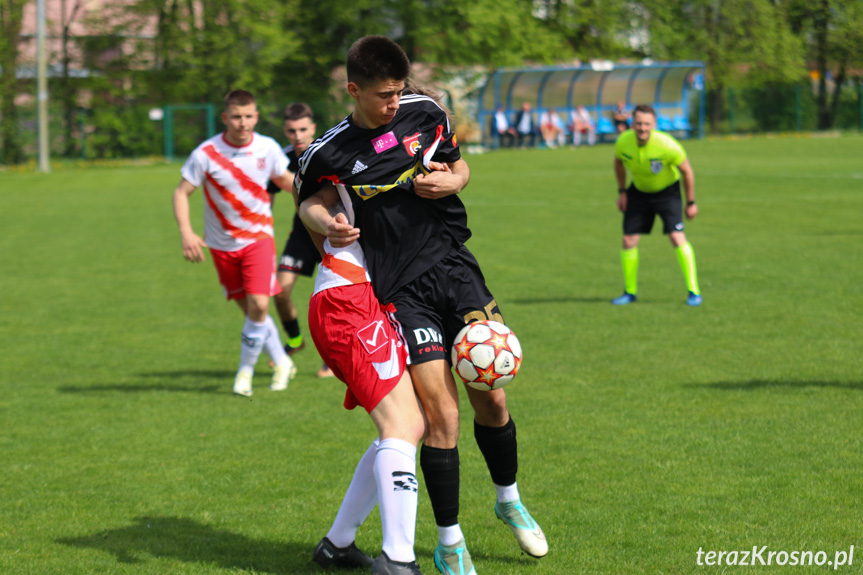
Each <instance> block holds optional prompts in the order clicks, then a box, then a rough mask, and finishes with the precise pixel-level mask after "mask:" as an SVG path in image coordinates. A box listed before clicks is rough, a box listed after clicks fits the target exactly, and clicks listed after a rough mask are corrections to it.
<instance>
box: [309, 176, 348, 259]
mask: <svg viewBox="0 0 863 575" xmlns="http://www.w3.org/2000/svg"><path fill="white" fill-rule="evenodd" d="M299 214H300V219H301V220H302V221H303V224H305V226H306V228H308V229H309V231H312V232H316V233H319V234H321V235H324V236H326V237H327V239H328V240H330V245H331V246H333V247H334V248H343V247H346V246H349V245H350V244H352V243H354V242H355V241H357V239H358V238H359V237H360V230H359V229H358V228H355V227H354V226H352V225H351V224H349V223H348V222H347V218H346V217H345V215H344V212H343V210H342V209H341V202H340V201H339V193H338V191H337V190H336V188H335V186H333V185H332V184H325V185H324V186H323V187H322V188H321V189H320V190H318V191H316V192H315V193H314V194H312V195H311V196H309V197H308V198H306V199H305V200H303V203H301V204H300V211H299ZM338 215H341V217H340V218H339V217H337V216H338Z"/></svg>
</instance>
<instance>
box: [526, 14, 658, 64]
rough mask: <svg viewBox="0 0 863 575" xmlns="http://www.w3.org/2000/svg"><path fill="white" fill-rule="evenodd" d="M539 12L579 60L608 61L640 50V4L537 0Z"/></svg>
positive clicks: (634, 53)
mask: <svg viewBox="0 0 863 575" xmlns="http://www.w3.org/2000/svg"><path fill="white" fill-rule="evenodd" d="M535 4H536V6H537V8H538V12H539V14H540V15H541V16H542V18H543V19H544V20H545V21H546V23H547V25H548V26H549V28H550V29H552V30H554V31H556V32H557V33H559V34H561V35H562V36H563V37H564V38H565V39H566V42H567V43H568V44H569V46H570V47H571V49H572V50H573V51H574V52H575V54H576V55H577V56H578V57H579V58H581V59H583V60H587V59H593V58H595V59H602V60H611V59H617V58H621V57H625V56H632V55H636V54H637V53H638V52H639V50H640V49H641V46H640V45H639V44H640V40H641V38H640V36H641V34H640V32H642V30H641V27H640V20H641V15H642V14H641V6H640V5H639V4H638V3H637V2H629V1H627V0H537V2H536V3H535Z"/></svg>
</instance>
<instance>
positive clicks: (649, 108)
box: [632, 104, 656, 118]
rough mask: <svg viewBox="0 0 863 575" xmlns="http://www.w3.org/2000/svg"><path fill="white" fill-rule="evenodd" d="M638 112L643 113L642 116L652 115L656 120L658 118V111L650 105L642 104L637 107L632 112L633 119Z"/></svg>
mask: <svg viewBox="0 0 863 575" xmlns="http://www.w3.org/2000/svg"><path fill="white" fill-rule="evenodd" d="M637 112H641V113H642V114H650V115H651V116H653V117H654V118H655V117H656V110H654V109H653V106H651V105H650V104H640V105H638V106H636V107H635V109H634V110H633V111H632V117H633V118H634V117H635V114H636V113H637Z"/></svg>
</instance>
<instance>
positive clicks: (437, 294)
mask: <svg viewBox="0 0 863 575" xmlns="http://www.w3.org/2000/svg"><path fill="white" fill-rule="evenodd" d="M390 303H392V304H393V306H394V307H395V317H396V319H397V320H398V322H399V323H400V324H401V328H402V334H403V335H404V338H405V341H406V342H407V346H408V350H409V352H410V358H411V363H412V364H418V363H425V362H427V361H433V360H437V359H446V360H447V361H449V359H450V355H449V349H450V346H451V345H452V343H453V341H454V340H455V336H456V335H458V332H459V331H461V329H462V328H463V327H464V326H465V324H468V323H470V322H472V321H475V320H480V319H493V320H495V321H499V322H500V323H503V317H502V316H501V315H500V309H499V308H498V306H497V303H496V302H495V301H494V296H492V295H491V292H489V290H488V288H487V287H486V285H485V278H484V277H483V275H482V271H481V270H480V269H479V264H478V263H477V261H476V258H474V256H473V254H472V253H470V250H468V249H467V248H466V247H465V246H460V247H458V248H455V249H453V250H451V251H450V252H449V253H448V254H447V255H446V256H444V258H443V259H442V260H440V261H439V262H438V263H436V264H435V265H433V266H432V267H431V268H429V270H428V271H426V272H425V273H424V274H422V275H421V276H419V277H418V278H416V279H415V280H413V281H412V282H410V283H408V284H407V285H405V286H403V287H402V288H400V289H399V290H398V291H397V292H396V294H395V296H394V297H393V298H392V301H391V302H390Z"/></svg>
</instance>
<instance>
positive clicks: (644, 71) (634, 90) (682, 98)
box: [478, 61, 704, 147]
mask: <svg viewBox="0 0 863 575" xmlns="http://www.w3.org/2000/svg"><path fill="white" fill-rule="evenodd" d="M524 102H529V103H530V104H531V106H532V107H533V110H534V112H535V113H536V114H537V117H538V116H539V114H541V113H542V112H543V111H546V110H556V111H557V112H558V114H559V115H560V116H561V117H563V116H564V115H565V116H566V117H567V118H568V117H569V113H570V112H571V111H572V110H574V109H575V108H576V107H578V106H584V107H585V108H586V109H587V110H588V111H589V112H590V113H591V115H592V116H593V119H594V121H595V122H596V131H597V134H598V135H599V136H600V137H606V138H614V135H615V129H614V124H613V122H612V121H611V114H612V111H613V110H614V108H615V106H616V105H617V103H618V102H623V103H624V104H625V105H626V107H627V109H629V110H631V109H632V108H634V107H635V106H637V105H639V104H650V105H651V106H653V107H654V108H655V109H656V114H657V128H658V129H660V130H663V131H668V132H671V133H673V134H674V135H675V136H676V137H681V138H688V137H692V136H697V137H699V138H700V137H702V136H703V135H704V63H703V62H700V61H687V62H663V63H651V64H637V65H618V64H612V63H610V62H609V63H603V64H594V65H590V66H570V67H563V66H554V67H545V68H500V69H497V70H495V71H494V73H493V74H492V75H491V76H490V77H489V79H488V81H487V82H486V84H485V86H483V88H482V90H481V92H480V97H479V106H478V113H479V118H478V119H479V125H480V126H482V128H483V144H484V145H486V146H491V147H496V146H497V145H498V142H497V141H496V140H497V137H496V132H495V130H494V128H493V123H494V114H495V111H496V109H497V107H498V105H501V106H503V109H504V112H505V113H506V115H507V118H508V119H509V121H510V124H512V122H513V120H514V118H515V116H516V114H517V113H518V112H519V110H520V109H521V107H522V104H523V103H524ZM564 122H565V123H567V120H566V118H564Z"/></svg>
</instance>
